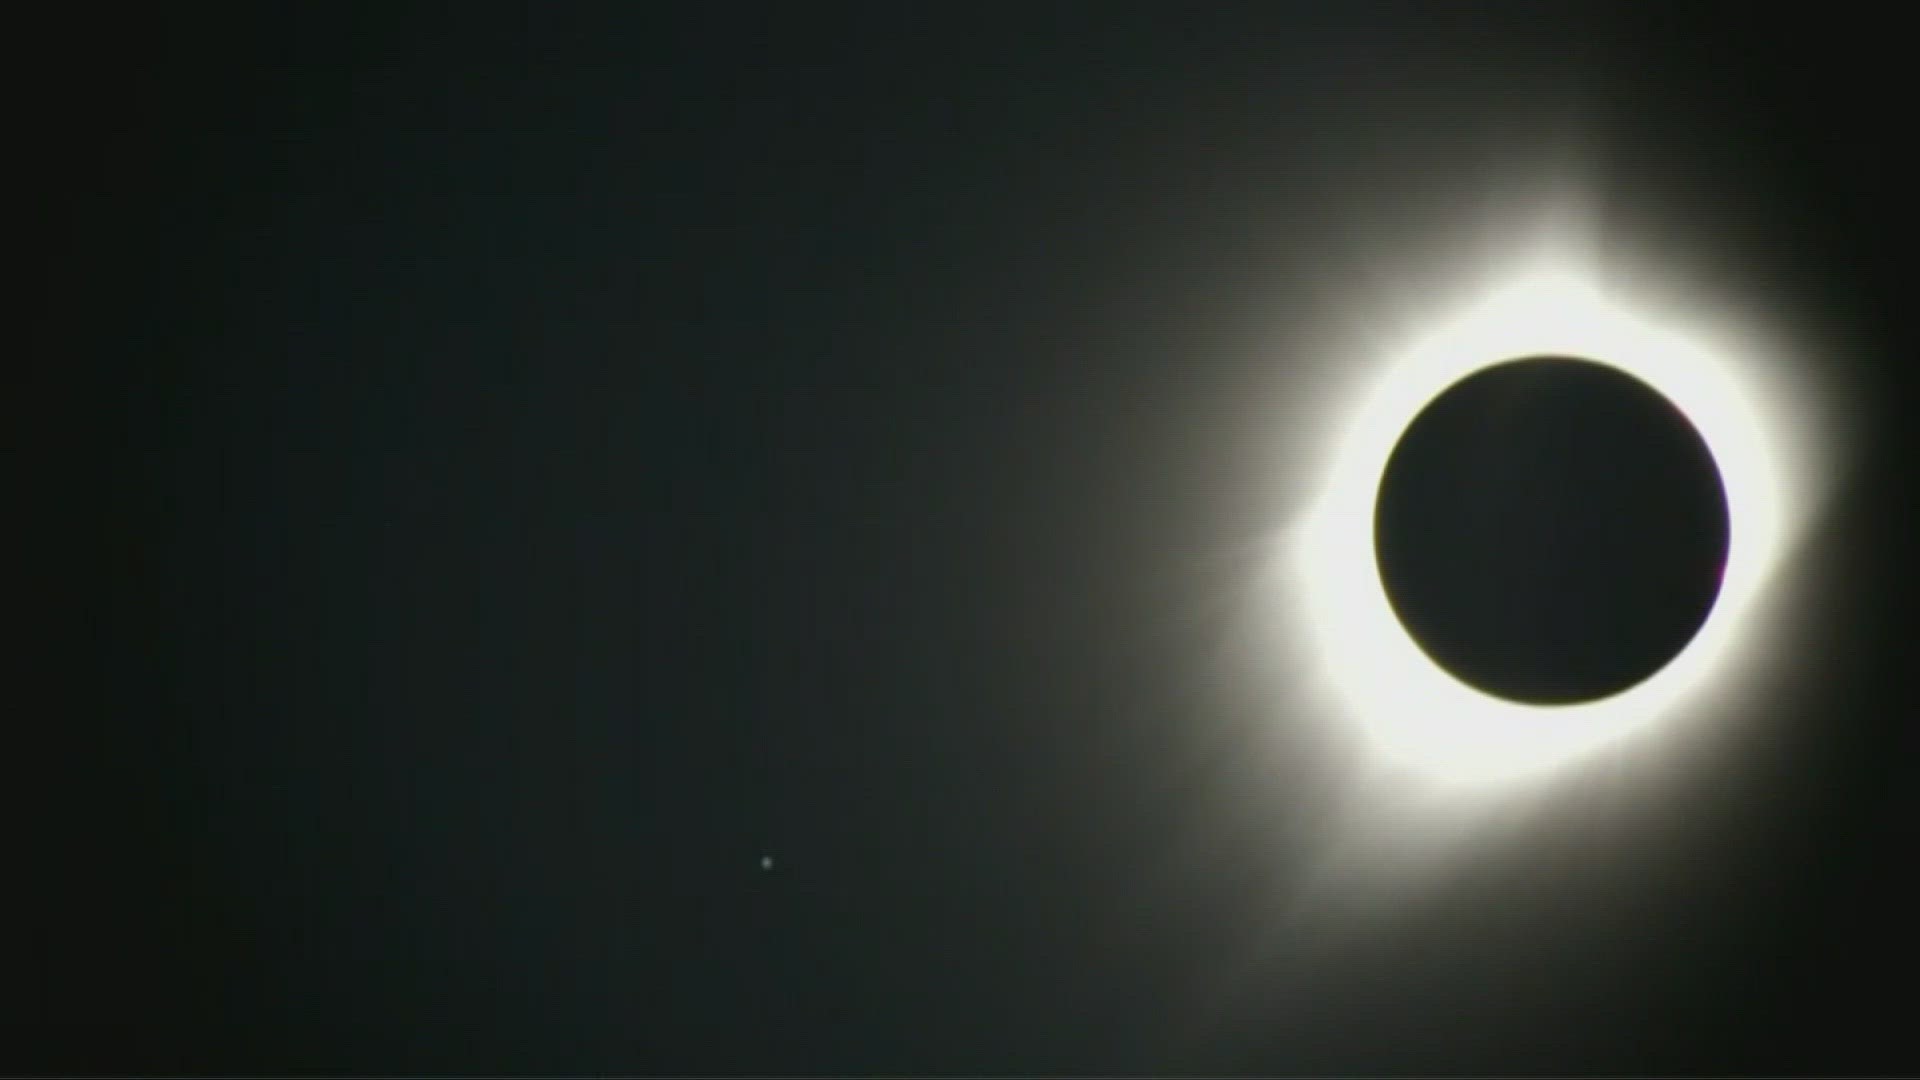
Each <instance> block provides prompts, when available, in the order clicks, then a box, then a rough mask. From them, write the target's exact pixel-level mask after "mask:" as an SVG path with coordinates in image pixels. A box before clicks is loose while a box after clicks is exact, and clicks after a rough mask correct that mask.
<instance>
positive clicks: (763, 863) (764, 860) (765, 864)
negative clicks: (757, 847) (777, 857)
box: [760, 855, 773, 870]
mask: <svg viewBox="0 0 1920 1080" xmlns="http://www.w3.org/2000/svg"><path fill="white" fill-rule="evenodd" d="M760 869H762V870H771V869H773V856H771V855H762V856H760Z"/></svg>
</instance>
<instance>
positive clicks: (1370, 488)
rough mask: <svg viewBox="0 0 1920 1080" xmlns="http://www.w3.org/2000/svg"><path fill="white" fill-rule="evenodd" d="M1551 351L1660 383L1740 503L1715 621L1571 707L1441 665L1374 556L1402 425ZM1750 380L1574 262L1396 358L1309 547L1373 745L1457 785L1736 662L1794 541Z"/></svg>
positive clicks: (1639, 724)
mask: <svg viewBox="0 0 1920 1080" xmlns="http://www.w3.org/2000/svg"><path fill="white" fill-rule="evenodd" d="M1536 355H1559V356H1576V357H1580V358H1583V359H1588V360H1592V361H1595V362H1598V363H1603V364H1607V365H1610V366H1613V367H1616V368H1618V369H1620V370H1622V371H1624V372H1626V373H1628V374H1630V375H1632V376H1634V377H1635V378H1638V379H1640V380H1641V381H1642V382H1645V383H1646V384H1647V385H1649V386H1651V387H1652V388H1653V389H1655V390H1657V391H1658V392H1660V393H1661V394H1662V395H1664V396H1665V397H1666V398H1667V399H1668V400H1670V401H1671V402H1673V404H1674V405H1675V406H1677V407H1678V408H1679V409H1680V410H1681V411H1682V412H1683V413H1684V414H1685V415H1686V416H1687V418H1688V419H1689V420H1691V421H1692V423H1693V425H1694V426H1695V428H1696V429H1697V430H1698V431H1699V432H1700V435H1701V436H1702V437H1703V438H1704V439H1705V441H1706V443H1707V446H1708V449H1709V450H1710V451H1711V452H1712V454H1713V457H1714V461H1715V462H1716V463H1717V465H1718V466H1719V470H1720V476H1721V481H1722V484H1723V486H1724V488H1725V491H1726V497H1727V510H1728V525H1729V538H1728V552H1727V561H1726V570H1725V576H1724V578H1723V581H1722V585H1721V589H1720V594H1719V597H1718V598H1717V600H1716V601H1715V604H1714V607H1713V609H1712V611H1711V612H1710V613H1709V615H1708V617H1707V620H1706V622H1705V624H1704V625H1703V626H1702V627H1701V628H1700V630H1699V632H1698V633H1697V634H1696V635H1695V636H1694V638H1693V639H1692V640H1691V641H1690V642H1689V643H1688V645H1687V646H1686V648H1685V649H1684V650H1682V652H1681V653H1680V654H1679V655H1678V656H1676V657H1675V658H1674V659H1673V660H1672V661H1671V662H1670V663H1668V664H1667V665H1666V666H1665V667H1663V668H1661V669H1660V670H1659V671H1658V672H1656V673H1655V674H1654V675H1652V676H1651V677H1649V678H1647V679H1646V680H1644V681H1642V682H1640V683H1638V684H1637V685H1635V686H1633V687H1631V688H1629V689H1627V690H1625V691H1622V692H1620V693H1618V694H1615V695H1613V696H1610V697H1606V698H1601V699H1599V700H1595V701H1591V702H1583V703H1578V704H1572V705H1552V706H1548V705H1529V704H1523V703H1519V702H1513V701H1509V700H1506V699H1503V698H1498V697H1494V696H1492V695H1490V694H1486V693H1484V692H1482V691H1480V690H1477V689H1475V688H1473V687H1471V686H1468V685H1467V684H1465V683H1463V682H1460V681H1459V680H1457V679H1455V678H1454V677H1453V676H1451V675H1449V674H1448V673H1446V672H1445V671H1443V670H1442V669H1441V668H1440V667H1439V666H1437V665H1436V664H1434V663H1433V661H1432V660H1430V659H1429V658H1428V657H1427V656H1426V654H1425V653H1424V652H1422V651H1421V649H1420V648H1419V646H1418V645H1416V644H1415V643H1414V641H1413V640H1412V638H1410V637H1409V636H1408V634H1407V631H1406V630H1405V628H1404V627H1402V625H1401V624H1400V621H1399V619H1398V618H1397V617H1396V616H1395V614H1394V612H1393V610H1392V608H1391V606H1390V604H1389V602H1388V600H1387V597H1386V593H1385V591H1384V589H1383V587H1382V585H1381V581H1380V578H1379V571H1378V569H1377V566H1376V563H1375V559H1374V549H1373V507H1374V500H1375V498H1376V492H1377V489H1378V486H1379V482H1380V478H1381V475H1382V473H1383V472H1384V470H1385V467H1386V463H1387V459H1388V457H1389V455H1390V454H1391V453H1392V450H1393V448H1394V446H1395V444H1396V443H1397V441H1398V440H1399V437H1400V435H1401V433H1402V431H1404V430H1405V428H1406V426H1407V425H1408V424H1409V423H1411V422H1412V420H1413V418H1414V416H1415V415H1416V414H1418V413H1419V412H1420V410H1421V409H1423V408H1424V407H1425V406H1426V405H1427V403H1428V402H1430V401H1431V400H1433V399H1434V398H1435V397H1436V396H1438V395H1439V394H1440V393H1441V392H1442V391H1443V390H1445V389H1446V388H1447V387H1448V386H1450V385H1452V384H1453V383H1455V382H1457V381H1459V380H1460V379H1462V378H1465V377H1466V376H1467V375H1469V374H1472V373H1473V372H1475V371H1478V370H1480V369H1481V368H1484V367H1488V366H1491V365H1493V364H1497V363H1500V362H1503V361H1507V360H1515V359H1520V358H1523V357H1527V356H1536ZM1749 382H1751V380H1743V379H1741V378H1739V377H1737V374H1736V368H1735V366H1734V365H1733V364H1731V363H1730V362H1729V361H1728V360H1727V359H1726V358H1724V357H1722V356H1719V355H1716V354H1715V353H1714V352H1712V351H1710V350H1708V349H1706V348H1704V347H1703V346H1702V345H1701V344H1700V343H1698V342H1696V341H1694V340H1690V339H1689V338H1688V337H1686V336H1684V335H1682V334H1679V333H1677V332H1674V331H1672V330H1669V329H1666V328H1663V327H1659V326H1655V325H1653V324H1651V323H1649V322H1647V321H1645V320H1643V319H1641V318H1639V317H1637V316H1635V315H1634V314H1632V313H1630V312H1629V311H1627V310H1626V309H1625V308H1624V307H1622V306H1621V305H1619V304H1617V303H1615V302H1613V301H1612V300H1611V299H1609V298H1608V297H1606V296H1604V295H1603V294H1602V293H1601V291H1600V290H1599V289H1598V288H1597V287H1596V286H1595V285H1594V284H1592V283H1591V282H1590V281H1587V280H1585V279H1583V278H1582V277H1581V276H1580V275H1577V274H1574V273H1570V272H1566V271H1561V270H1550V271H1546V272H1539V273H1532V274H1528V275H1524V276H1523V277H1522V278H1521V279H1520V280H1519V281H1518V282H1516V283H1514V284H1512V285H1510V286H1509V287H1507V288H1504V289H1501V290H1499V291H1498V292H1497V293H1496V294H1495V295H1494V296H1493V297H1492V298H1491V299H1490V300H1488V301H1487V302H1485V303H1484V304H1481V305H1480V306H1478V307H1476V308H1475V309H1473V310H1471V311H1469V312H1467V313H1466V314H1464V315H1463V316H1461V317H1460V318H1458V319H1456V320H1454V321H1452V322H1451V323H1450V324H1449V325H1446V326H1445V327H1443V328H1441V329H1440V330H1439V331H1438V332H1435V333H1432V334H1430V335H1429V336H1427V337H1426V338H1424V340H1421V341H1419V342H1418V343H1417V344H1416V345H1414V347H1413V348H1411V349H1410V350H1408V351H1407V353H1406V354H1405V355H1404V356H1402V357H1400V358H1399V359H1397V360H1396V361H1394V362H1393V363H1390V364H1389V365H1388V367H1387V370H1386V371H1385V372H1384V374H1383V377H1381V378H1380V379H1379V381H1378V382H1377V383H1376V384H1375V385H1374V386H1373V387H1372V388H1371V389H1370V390H1369V391H1368V392H1367V393H1366V394H1365V395H1364V398H1363V400H1362V401H1361V403H1360V406H1359V408H1358V410H1357V412H1356V413H1355V414H1354V415H1353V416H1352V418H1351V420H1350V421H1349V423H1348V424H1347V425H1346V427H1345V428H1344V429H1343V430H1341V431H1339V432H1338V433H1336V436H1335V439H1336V446H1335V450H1334V459H1333V463H1332V468H1331V472H1330V475H1329V476H1328V477H1327V479H1326V482H1325V486H1324V489H1323V490H1322V492H1321V494H1320V496H1319V498H1318V499H1317V501H1315V503H1314V504H1313V505H1312V507H1311V509H1310V510H1309V512H1308V513H1307V515H1306V517H1305V519H1304V521H1303V522H1302V525H1303V528H1302V530H1301V531H1300V533H1299V534H1298V537H1297V538H1298V541H1299V543H1298V547H1297V548H1296V549H1295V552H1294V554H1295V556H1296V559H1297V565H1296V567H1295V571H1296V573H1297V575H1298V577H1297V582H1298V589H1299V598H1300V612H1299V614H1300V616H1301V618H1302V619H1303V621H1304V625H1305V626H1306V628H1307V631H1308V633H1309V635H1310V637H1311V639H1312V641H1313V644H1314V645H1315V646H1316V647H1317V649H1318V651H1319V652H1320V654H1321V659H1322V661H1323V667H1324V672H1325V674H1326V676H1327V677H1328V679H1329V680H1330V682H1331V683H1332V684H1333V687H1334V688H1335V690H1336V691H1337V693H1338V694H1339V696H1340V697H1341V698H1343V699H1344V702H1345V704H1346V706H1347V707H1348V708H1350V709H1351V710H1352V712H1353V715H1354V717H1355V718H1356V719H1357V720H1358V722H1359V723H1360V724H1361V726H1362V728H1363V730H1364V731H1365V733H1366V735H1367V736H1368V737H1369V739H1370V740H1371V741H1372V742H1373V744H1374V745H1375V746H1376V748H1377V749H1379V750H1380V751H1382V752H1383V753H1384V754H1386V755H1387V756H1388V757H1389V758H1391V759H1392V760H1394V761H1396V762H1399V763H1401V764H1406V765H1411V766H1415V767H1418V768H1420V769H1422V770H1424V771H1427V772H1429V773H1432V774H1435V775H1437V776H1439V777H1441V778H1444V779H1452V780H1486V779H1497V778H1501V777H1507V776H1512V775H1514V774H1517V773H1521V772H1527V771H1531V770H1534V769H1537V768H1540V767H1544V766H1550V765H1553V764H1557V763H1560V762H1564V761H1566V760H1568V759H1570V758H1572V757H1574V756H1576V755H1578V754H1580V753H1582V752H1584V751H1587V750H1589V749H1592V748H1594V747H1597V746H1598V745H1600V744H1602V743H1606V742H1609V741H1612V740H1614V739H1616V738H1619V737H1621V736H1624V735H1627V734H1630V733H1632V732H1635V731H1639V730H1641V729H1643V728H1645V727H1646V726H1647V725H1649V724H1651V723H1653V722H1654V721H1656V720H1658V719H1660V718H1662V717H1665V716H1668V715H1670V714H1671V713H1672V712H1673V711H1674V709H1675V708H1676V706H1678V705H1679V704H1680V703H1682V702H1683V701H1684V700H1686V699H1688V698H1689V697H1690V696H1692V695H1693V694H1694V693H1695V692H1696V691H1697V689H1698V688H1699V687H1700V686H1701V685H1702V684H1703V682H1704V681H1706V680H1707V679H1708V678H1709V677H1710V676H1711V675H1712V674H1713V673H1714V672H1715V671H1716V670H1718V669H1719V668H1720V667H1721V666H1722V665H1723V664H1724V662H1725V660H1726V657H1727V654H1728V653H1729V651H1730V647H1731V646H1732V645H1733V644H1735V637H1736V631H1737V630H1738V628H1739V627H1740V626H1741V622H1742V616H1743V614H1744V613H1745V612H1746V611H1747V610H1748V609H1749V607H1750V605H1751V603H1752V601H1753V600H1754V598H1755V596H1756V594H1757V593H1758V592H1759V587H1760V586H1761V585H1762V584H1763V583H1764V582H1765V581H1766V580H1767V579H1768V577H1769V575H1770V573H1771V571H1772V569H1773V567H1774V564H1775V562H1776V560H1777V558H1778V555H1779V551H1780V549H1781V544H1782V526H1783V507H1782V494H1783V492H1782V484H1781V481H1780V475H1779V471H1778V468H1777V463H1776V462H1775V460H1774V459H1773V458H1772V456H1771V455H1770V452H1769V447H1770V441H1769V439H1767V438H1766V437H1764V436H1765V432H1764V431H1763V424H1762V422H1761V417H1760V414H1759V412H1758V411H1757V409H1756V407H1755V406H1756V402H1755V401H1754V400H1753V396H1752V393H1751V392H1750V387H1749V385H1748V383H1749Z"/></svg>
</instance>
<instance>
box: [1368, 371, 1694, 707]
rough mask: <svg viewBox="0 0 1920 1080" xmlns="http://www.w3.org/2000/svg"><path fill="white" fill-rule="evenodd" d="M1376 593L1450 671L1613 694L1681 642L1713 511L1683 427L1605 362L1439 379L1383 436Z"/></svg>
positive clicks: (1528, 696)
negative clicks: (1386, 443)
mask: <svg viewBox="0 0 1920 1080" xmlns="http://www.w3.org/2000/svg"><path fill="white" fill-rule="evenodd" d="M1373 524H1374V556H1375V560H1376V562H1377V564H1378V566H1379V570H1380V580H1381V584H1382V586H1383V587H1384V588H1385V590H1386V594H1387V598H1388V600H1389V601H1390V602H1391V603H1392V605H1393V610H1394V612H1395V614H1396V615H1398V616H1399V619H1400V622H1401V624H1402V625H1404V626H1405V627H1406V629H1407V632H1408V633H1409V634H1410V635H1412V637H1413V639H1414V641H1416V642H1417V643H1418V644H1419V646H1420V648H1421V649H1422V650H1424V651H1425V652H1426V654H1427V655H1428V656H1429V657H1431V658H1432V659H1433V661H1434V662H1435V663H1436V664H1438V665H1440V667H1442V668H1443V669H1445V670H1446V671H1448V672H1450V673H1451V674H1452V675H1453V676H1454V677H1455V678H1458V679H1459V680H1461V681H1462V682H1465V683H1467V684H1468V685H1471V686H1474V687H1477V688H1479V689H1481V690H1484V691H1486V692H1487V693H1490V694H1494V695H1496V696H1499V697H1502V698H1507V699H1510V700H1514V701H1521V702H1528V703H1532V704H1572V703H1576V702H1582V701H1591V700H1595V699H1598V698H1603V697H1608V696H1610V695H1613V694H1617V693H1619V692H1620V691H1622V690H1626V689H1628V688H1629V687H1632V686H1634V685H1635V684H1637V683H1639V682H1641V681H1642V680H1644V679H1646V678H1648V677H1649V676H1651V675H1653V674H1654V673H1655V672H1657V671H1659V670H1660V669H1661V668H1663V667H1665V666H1666V665H1667V663H1668V662H1669V661H1671V660H1672V659H1673V658H1674V657H1675V656H1677V655H1679V653H1680V652H1681V650H1683V649H1684V648H1686V646H1687V643H1688V642H1689V641H1691V640H1693V637H1694V635H1695V634H1696V633H1698V632H1699V630H1700V627H1701V625H1702V624H1703V623H1705V622H1706V619H1707V615H1708V613H1709V612H1710V611H1711V610H1712V609H1713V604H1714V601H1715V599H1716V598H1717V597H1718V595H1719V592H1720V576H1721V571H1722V569H1723V567H1724V566H1725V563H1726V554H1727V543H1728V515H1727V498H1726V491H1725V489H1724V487H1723V486H1722V484H1721V481H1720V472H1719V469H1718V467H1717V466H1716V465H1715V463H1714V460H1713V454H1712V452H1711V451H1710V450H1709V449H1708V447H1707V444H1706V441H1705V440H1704V439H1702V438H1701V436H1700V433H1699V432H1698V431H1696V430H1695V429H1694V427H1693V424H1692V423H1691V422H1689V421H1688V419H1687V418H1686V416H1685V415H1684V414H1682V413H1681V412H1680V410H1679V409H1678V408H1676V407H1675V406H1674V405H1673V403H1672V402H1670V401H1668V400H1667V399H1666V398H1665V397H1663V396H1662V395H1661V394H1660V393H1659V392H1658V391H1656V390H1654V389H1653V388H1652V387H1650V386H1648V385H1647V384H1646V383H1644V382H1641V381H1640V380H1639V379H1636V378H1634V377H1633V376H1632V375H1629V374H1627V373H1626V372H1624V371H1621V370H1620V369H1618V368H1614V367H1611V366H1608V365H1605V364H1600V363H1595V362H1593V361H1589V360H1580V359H1575V358H1570V357H1546V356H1541V357H1527V358H1524V359H1517V360H1511V361H1506V362H1503V363H1498V364H1494V365H1492V366H1490V367H1486V368H1482V369H1480V370H1479V371H1476V372H1474V373H1473V374H1471V375H1469V376H1467V377H1466V378H1463V379H1461V380H1460V381H1459V382H1456V383H1454V384H1453V385H1452V386H1450V387H1448V388H1447V389H1446V390H1445V391H1444V392H1443V393H1441V394H1440V396H1438V397H1436V398H1435V399H1434V400H1433V401H1432V402H1430V403H1429V404H1428V405H1427V407H1426V408H1425V409H1422V410H1421V411H1420V413H1419V414H1418V415H1417V416H1415V417H1414V418H1413V421H1412V423H1411V424H1409V425H1408V427H1407V430H1406V431H1405V432H1404V433H1403V434H1402V435H1401V436H1400V441H1399V442H1398V443H1397V444H1396V445H1395V446H1394V449H1393V453H1392V455H1391V456H1390V457H1389V458H1388V460H1387V466H1386V470H1385V471H1384V473H1383V474H1382V476H1381V481H1380V491H1379V495H1378V500H1377V502H1376V503H1375V507H1374V523H1373Z"/></svg>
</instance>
